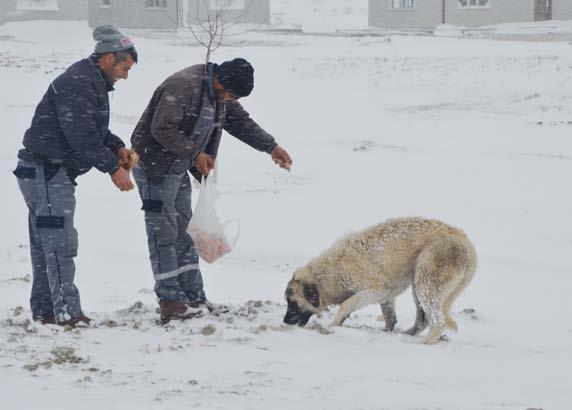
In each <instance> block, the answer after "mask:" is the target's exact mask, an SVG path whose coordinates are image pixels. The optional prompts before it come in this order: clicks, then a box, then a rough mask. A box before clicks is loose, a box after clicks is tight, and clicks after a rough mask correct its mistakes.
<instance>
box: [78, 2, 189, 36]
mask: <svg viewBox="0 0 572 410" xmlns="http://www.w3.org/2000/svg"><path fill="white" fill-rule="evenodd" d="M88 1H89V25H90V26H91V27H96V26H99V25H102V24H112V25H114V26H117V27H123V28H150V29H159V30H176V29H177V27H178V24H177V21H178V19H179V10H178V3H179V2H178V1H177V0H167V8H166V9H148V8H145V0H112V1H111V7H101V0H88Z"/></svg>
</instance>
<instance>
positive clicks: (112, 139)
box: [104, 131, 125, 155]
mask: <svg viewBox="0 0 572 410" xmlns="http://www.w3.org/2000/svg"><path fill="white" fill-rule="evenodd" d="M104 145H105V146H106V147H107V148H109V149H110V150H111V152H113V153H114V154H115V155H117V151H119V148H124V147H125V143H124V142H123V141H122V140H121V138H119V137H118V136H117V135H115V134H113V133H112V132H111V131H108V132H107V136H106V137H105V142H104Z"/></svg>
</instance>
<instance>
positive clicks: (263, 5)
mask: <svg viewBox="0 0 572 410" xmlns="http://www.w3.org/2000/svg"><path fill="white" fill-rule="evenodd" d="M229 1H230V3H229ZM88 2H89V24H90V26H92V27H95V26H98V25H100V24H113V25H115V26H117V27H122V28H141V29H145V28H149V29H159V30H176V29H177V28H179V27H187V26H189V25H192V24H194V23H197V22H199V21H205V20H206V17H207V16H208V14H207V13H212V12H213V11H215V10H219V9H220V8H221V7H222V5H228V7H227V9H226V11H225V13H224V14H223V18H224V20H225V21H229V22H231V21H232V22H233V21H238V22H240V23H249V24H266V23H268V22H269V21H270V0H88Z"/></svg>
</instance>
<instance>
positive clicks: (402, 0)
mask: <svg viewBox="0 0 572 410" xmlns="http://www.w3.org/2000/svg"><path fill="white" fill-rule="evenodd" d="M389 8H391V9H414V8H415V0H389Z"/></svg>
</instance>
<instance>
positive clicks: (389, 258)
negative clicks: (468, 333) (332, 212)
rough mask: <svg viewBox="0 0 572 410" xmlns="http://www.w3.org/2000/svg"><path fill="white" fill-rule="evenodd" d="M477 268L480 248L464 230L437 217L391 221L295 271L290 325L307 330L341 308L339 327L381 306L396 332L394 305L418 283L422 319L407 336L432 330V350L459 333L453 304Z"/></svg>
mask: <svg viewBox="0 0 572 410" xmlns="http://www.w3.org/2000/svg"><path fill="white" fill-rule="evenodd" d="M476 268H477V255H476V252H475V249H474V247H473V245H472V244H471V242H470V241H469V239H468V238H467V236H466V235H465V233H464V232H463V231H461V230H460V229H458V228H455V227H452V226H449V225H447V224H445V223H443V222H441V221H438V220H433V219H423V218H400V219H392V220H388V221H386V222H385V223H382V224H379V225H376V226H373V227H370V228H367V229H365V230H363V231H360V232H357V233H354V234H350V235H348V236H346V237H345V238H343V239H341V240H339V241H337V242H336V243H335V244H334V245H333V246H332V247H331V248H329V249H328V250H326V251H325V252H323V253H322V254H321V255H320V256H318V257H317V258H314V259H312V260H311V261H310V262H309V263H308V264H307V265H306V266H303V267H301V268H298V269H296V271H295V272H294V275H293V277H292V279H291V280H290V282H289V283H288V286H287V288H286V293H285V296H286V301H287V303H288V311H287V312H286V315H285V317H284V322H285V323H287V324H298V325H299V326H304V325H305V324H306V323H308V320H309V319H310V317H311V316H312V315H313V314H317V313H320V312H321V311H322V310H324V309H325V308H326V307H328V306H330V305H340V308H339V310H338V312H337V314H336V317H335V318H334V321H333V323H332V325H337V326H340V325H342V323H343V322H344V320H346V319H347V317H348V316H349V315H350V313H351V312H353V311H354V310H357V309H360V308H362V307H364V306H366V305H369V304H372V303H380V304H381V308H382V311H383V315H384V318H385V323H386V329H388V330H393V328H394V326H395V323H396V317H395V312H394V300H395V298H396V297H397V295H399V294H401V293H402V292H403V291H405V290H406V289H407V288H408V287H409V286H410V285H412V288H413V298H414V301H415V304H416V306H417V315H416V319H415V324H414V325H413V327H412V328H411V329H409V330H407V331H406V333H408V334H412V335H413V334H417V333H419V332H421V331H422V330H424V329H425V328H426V327H427V324H429V333H428V335H427V337H426V338H425V340H424V343H426V344H433V343H435V342H437V341H438V340H439V339H440V338H441V337H442V336H443V335H444V332H445V328H449V329H452V330H457V324H456V323H455V321H454V320H453V319H452V318H451V316H450V310H451V305H452V304H453V302H454V300H455V299H456V298H457V296H458V295H459V294H460V293H461V291H462V290H463V289H464V288H465V287H466V286H467V285H468V284H469V282H470V281H471V279H472V278H473V275H474V274H475V271H476ZM427 322H428V323H427Z"/></svg>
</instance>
